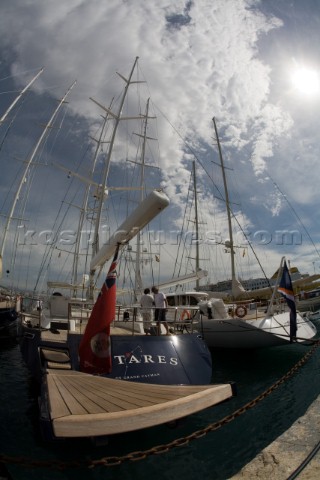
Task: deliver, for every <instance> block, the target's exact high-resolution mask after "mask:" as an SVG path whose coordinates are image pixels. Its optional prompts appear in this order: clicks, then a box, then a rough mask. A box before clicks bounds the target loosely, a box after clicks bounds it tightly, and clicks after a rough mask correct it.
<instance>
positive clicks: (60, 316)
mask: <svg viewBox="0 0 320 480" xmlns="http://www.w3.org/2000/svg"><path fill="white" fill-rule="evenodd" d="M137 62H138V58H136V60H135V62H134V65H133V67H132V69H131V72H130V74H129V76H128V78H126V77H125V76H123V75H120V74H119V76H120V78H121V79H122V80H123V81H124V83H125V87H124V91H123V94H122V97H121V100H120V102H119V107H118V110H117V112H114V111H113V110H112V108H111V107H105V106H103V105H101V103H99V102H97V101H95V103H96V104H97V105H98V106H99V107H100V108H102V109H103V111H104V113H105V114H106V115H107V118H108V119H111V122H112V123H113V129H112V132H111V134H110V139H109V141H108V150H107V155H106V158H105V162H104V167H103V172H102V179H101V182H100V183H96V182H95V181H94V180H93V176H89V178H83V177H81V176H80V175H79V174H77V173H74V172H71V171H69V170H68V175H70V176H72V175H74V176H76V177H78V179H79V180H83V183H84V185H85V188H84V201H83V204H82V207H81V209H80V212H81V213H80V223H79V226H78V232H81V230H82V222H83V220H84V218H85V217H86V215H87V213H88V209H89V207H88V199H89V195H90V192H91V191H92V190H94V195H95V198H96V200H97V202H98V205H97V208H95V210H94V215H93V216H92V217H91V218H92V221H93V228H92V231H93V234H92V237H93V241H92V247H93V248H92V255H91V259H90V262H88V263H87V265H88V267H89V268H88V270H87V271H86V272H85V273H84V274H83V276H82V280H81V281H80V282H79V281H78V275H79V266H80V262H78V260H79V257H80V252H79V242H78V239H77V241H76V244H75V257H74V258H75V259H76V260H75V263H74V265H73V269H72V274H73V279H72V281H71V282H70V283H67V282H61V281H60V282H50V284H49V285H48V286H49V287H50V288H52V289H53V293H52V295H50V296H49V298H48V299H47V301H46V302H45V303H46V304H47V305H41V306H39V305H38V310H37V311H33V312H31V313H30V312H28V313H27V312H25V313H23V336H22V339H21V345H20V346H21V352H22V355H23V358H24V360H25V362H26V364H27V365H28V367H29V368H30V369H31V371H32V373H33V375H34V376H35V377H36V378H37V379H38V381H39V382H40V383H41V385H42V389H41V392H42V393H41V398H40V410H41V418H40V420H41V425H42V428H43V433H44V435H45V437H46V438H48V439H56V438H68V437H90V438H91V437H99V436H105V435H111V434H115V433H122V432H126V431H131V430H138V429H141V428H145V427H150V426H153V425H159V424H163V423H167V422H171V421H173V420H177V419H178V418H182V417H184V416H186V415H189V414H191V413H193V412H196V411H199V410H201V409H203V408H207V407H209V406H212V405H215V404H217V403H219V402H221V401H224V400H226V399H228V398H230V397H232V396H233V395H234V393H235V390H234V386H233V385H232V384H226V385H210V381H211V375H212V361H211V354H210V351H209V350H208V348H207V346H206V344H205V342H204V341H203V339H202V338H201V336H200V335H199V334H192V335H188V336H186V335H172V336H166V335H152V336H147V335H144V334H142V333H141V331H136V330H135V329H134V328H133V327H131V325H133V323H132V324H131V323H130V324H127V325H125V326H126V327H127V328H126V329H124V328H119V325H120V324H121V322H119V321H117V320H119V316H121V315H123V313H124V309H123V307H122V306H117V304H116V283H117V268H118V265H119V264H120V263H121V252H122V250H123V249H124V247H125V246H126V245H127V244H128V242H129V241H130V240H132V239H134V238H135V237H137V236H138V235H139V232H141V231H142V229H143V228H144V227H146V225H148V224H149V223H150V222H151V221H152V220H153V219H154V218H155V217H157V215H159V214H161V212H162V211H163V210H164V209H165V208H167V207H168V205H169V198H168V197H167V195H166V194H165V193H164V192H163V191H162V190H160V189H152V190H151V192H150V193H148V194H147V195H145V196H143V197H142V196H141V198H140V202H139V204H138V205H137V206H136V208H134V209H133V210H132V211H131V213H130V214H129V215H128V216H127V217H126V218H125V220H123V221H122V223H121V224H120V226H119V227H118V228H117V229H116V231H115V232H114V233H113V234H111V235H110V236H109V238H108V239H107V241H105V242H101V239H100V235H99V234H100V228H99V227H100V224H101V217H102V211H103V206H104V204H105V200H106V196H107V195H108V191H109V190H112V187H111V186H110V185H109V183H110V182H109V170H110V165H111V160H112V158H113V154H114V145H115V142H116V133H117V129H118V126H119V124H120V121H124V120H125V119H126V118H125V117H124V116H123V106H124V102H125V99H126V96H127V93H128V90H129V88H130V86H131V85H132V84H135V83H137V82H136V81H135V80H134V72H135V69H136V67H137ZM147 112H148V110H147ZM147 117H148V113H146V115H141V114H139V115H137V116H136V117H135V118H136V119H139V120H140V121H141V120H142V121H143V120H144V121H146V120H147ZM132 119H133V117H132V116H130V120H132ZM105 124H106V118H104V125H105ZM143 137H144V140H146V138H147V135H146V129H144V134H143ZM100 138H101V137H100ZM99 149H100V142H98V147H97V150H96V151H98V150H99ZM93 163H94V164H95V163H96V157H95V159H94V162H93ZM142 164H144V160H142ZM60 168H62V170H66V169H65V167H64V166H61V165H60ZM142 177H143V174H142ZM110 261H111V265H110V268H109V271H108V273H107V276H106V279H105V281H104V282H103V285H102V288H101V290H100V293H99V295H98V296H97V297H96V291H97V287H96V285H97V281H98V278H99V274H100V273H101V271H102V269H103V267H104V266H105V265H106V263H108V262H110ZM63 289H67V290H69V291H70V292H71V295H69V296H68V295H66V294H62V293H61V291H62V290H63ZM77 292H81V295H79V293H77ZM83 292H85V296H83ZM134 314H135V313H134ZM122 323H125V322H122ZM121 326H123V325H121ZM128 326H129V329H130V330H131V331H130V330H129V329H128Z"/></svg>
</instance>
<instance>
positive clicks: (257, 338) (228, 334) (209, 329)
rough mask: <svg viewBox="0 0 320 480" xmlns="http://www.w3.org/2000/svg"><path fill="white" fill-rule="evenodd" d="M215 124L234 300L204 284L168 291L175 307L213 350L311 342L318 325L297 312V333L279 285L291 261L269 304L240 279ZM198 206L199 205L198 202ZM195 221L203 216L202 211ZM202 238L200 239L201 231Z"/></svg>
mask: <svg viewBox="0 0 320 480" xmlns="http://www.w3.org/2000/svg"><path fill="white" fill-rule="evenodd" d="M213 125H214V130H215V135H216V140H217V145H218V151H219V158H220V168H221V171H222V178H223V184H224V192H225V202H226V209H227V220H228V230H229V240H228V241H227V242H226V245H225V246H226V250H227V251H228V252H229V253H230V260H231V277H232V299H231V301H230V303H229V304H228V303H225V302H224V300H223V299H222V298H217V297H214V296H210V297H209V293H208V292H201V287H200V286H199V283H198V284H197V288H196V290H195V291H188V292H175V293H168V294H167V298H168V303H169V305H170V306H171V307H172V308H174V307H177V306H179V307H180V308H182V311H183V318H182V316H181V319H180V320H181V325H182V326H186V330H187V331H188V322H190V320H191V319H192V325H193V328H198V331H199V333H201V335H202V336H203V338H204V340H205V342H206V343H207V345H208V347H209V348H213V347H215V348H235V349H236V348H245V349H250V348H261V347H273V346H278V345H286V344H290V343H292V342H297V343H307V342H309V341H310V340H311V339H312V338H314V337H315V335H316V334H317V329H316V327H315V326H314V325H313V323H312V322H311V321H310V320H308V319H307V318H306V317H302V316H301V315H300V313H299V312H296V311H295V324H296V331H294V334H293V333H292V325H291V324H292V314H291V311H290V309H289V308H288V306H287V303H286V302H285V301H284V300H283V299H282V298H281V296H280V294H279V293H278V289H279V284H280V282H281V279H282V277H283V275H284V270H285V265H286V261H285V258H282V260H281V264H280V268H279V270H278V279H277V282H276V284H275V286H274V287H273V288H271V287H270V299H269V302H268V303H265V304H263V305H261V304H260V303H259V302H255V301H254V300H252V294H251V295H250V292H249V291H245V289H244V288H243V286H242V285H241V283H240V282H239V281H238V280H237V278H236V271H235V258H234V255H235V245H234V242H233V230H232V212H231V207H230V201H229V194H228V188H227V180H226V172H225V167H224V163H223V156H222V151H221V145H220V141H219V136H218V131H217V126H216V122H215V119H214V118H213ZM193 175H194V179H195V170H193ZM194 182H195V180H194ZM194 192H195V195H196V192H197V188H196V184H195V185H194ZM196 206H197V202H195V207H196ZM195 217H196V218H197V212H196V214H195ZM196 223H197V222H196ZM196 238H199V234H198V232H197V233H196ZM196 246H197V249H198V250H197V253H196V259H198V258H199V243H198V242H196ZM198 268H199V262H197V263H196V269H198ZM288 275H289V272H288ZM177 283H178V282H177ZM290 285H291V281H290ZM291 290H292V285H291ZM250 299H251V300H250ZM186 320H187V321H186Z"/></svg>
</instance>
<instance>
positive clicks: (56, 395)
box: [46, 375, 70, 418]
mask: <svg viewBox="0 0 320 480" xmlns="http://www.w3.org/2000/svg"><path fill="white" fill-rule="evenodd" d="M46 383H47V389H48V400H49V411H50V416H51V418H58V417H65V416H66V415H70V410H69V408H68V407H67V404H66V402H65V400H64V399H63V397H62V396H61V394H60V391H59V389H58V388H57V386H56V382H55V377H54V376H53V375H47V376H46Z"/></svg>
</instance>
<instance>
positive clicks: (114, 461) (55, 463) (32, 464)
mask: <svg viewBox="0 0 320 480" xmlns="http://www.w3.org/2000/svg"><path fill="white" fill-rule="evenodd" d="M319 346H320V340H318V341H316V342H315V343H314V345H313V347H312V348H310V350H309V351H308V352H307V353H306V354H305V355H304V356H303V357H302V358H301V359H300V360H299V361H298V362H297V363H296V364H295V365H294V366H293V367H292V368H291V369H290V370H289V371H288V372H287V373H286V374H285V375H283V376H282V377H281V378H280V379H279V380H277V381H276V382H275V383H274V384H273V385H271V386H270V387H269V388H267V390H265V391H264V392H262V393H261V394H260V395H259V396H257V397H256V398H255V399H253V400H251V401H250V402H248V403H246V404H245V405H244V406H243V407H240V408H239V409H237V410H236V411H234V412H233V413H231V414H230V415H227V416H226V417H224V418H223V419H222V420H219V421H217V422H215V423H211V424H209V425H208V426H207V427H205V428H203V429H201V430H198V431H195V432H193V433H192V434H190V435H188V436H186V437H182V438H178V439H176V440H173V441H172V442H170V443H168V444H165V445H158V446H155V447H152V448H150V449H147V450H144V451H136V452H131V453H128V454H126V455H123V456H109V457H102V458H100V459H98V460H82V461H76V460H75V461H69V462H60V461H59V460H33V459H30V458H27V457H14V456H8V455H4V454H0V463H1V462H2V463H10V464H19V465H21V466H24V467H26V468H50V469H53V470H63V469H66V468H71V467H73V468H81V467H82V468H83V467H87V468H94V467H96V466H104V467H112V466H116V465H121V464H122V463H124V462H125V461H128V460H129V461H132V462H136V461H138V460H143V459H145V458H147V457H148V456H151V455H161V454H163V453H167V452H169V451H170V450H171V449H174V448H177V447H183V446H185V445H188V444H189V443H190V442H192V441H194V440H197V439H199V438H202V437H204V436H205V435H207V434H208V433H209V432H213V431H215V430H218V429H219V428H221V427H222V426H223V425H226V424H227V423H230V422H232V421H233V420H235V419H236V418H237V417H239V416H240V415H242V414H244V413H246V412H247V411H248V410H250V409H251V408H253V407H254V406H255V405H257V404H258V403H259V402H260V401H261V400H263V399H264V398H266V397H267V396H268V395H270V394H271V393H272V392H273V391H274V390H276V389H277V388H278V387H279V386H281V385H282V384H283V383H285V381H287V380H288V379H289V378H291V377H292V376H293V375H294V374H295V373H296V372H297V371H298V369H299V368H300V367H302V366H303V365H304V364H305V363H306V362H307V361H308V360H309V358H310V357H311V356H312V355H313V353H314V352H315V351H316V349H317V348H318V347H319ZM319 448H320V445H319V446H317V447H316V448H315V449H314V450H315V452H314V453H313V452H312V453H313V455H315V453H316V452H317V451H318V449H319ZM310 455H311V454H310ZM311 458H312V457H311ZM308 461H309V457H307V459H306V460H305V462H308ZM304 466H305V465H304ZM304 466H302V467H301V468H304ZM292 478H296V477H292ZM288 480H289V479H288ZM290 480H291V477H290Z"/></svg>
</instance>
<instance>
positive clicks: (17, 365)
mask: <svg viewBox="0 0 320 480" xmlns="http://www.w3.org/2000/svg"><path fill="white" fill-rule="evenodd" d="M311 348H312V347H310V346H302V345H295V344H293V345H289V346H285V347H276V348H268V349H260V350H256V351H214V350H213V351H212V359H213V376H212V383H225V382H228V381H234V382H235V383H236V385H237V396H236V397H234V398H232V399H231V400H228V401H227V402H225V403H223V404H221V405H218V406H215V407H213V408H211V409H207V410H205V411H203V412H200V413H198V414H195V415H193V416H191V417H189V418H187V419H185V420H184V421H182V422H181V423H180V424H179V425H177V426H176V427H175V428H169V427H168V426H159V427H156V428H150V429H147V430H141V431H139V432H131V433H128V434H125V435H118V436H114V437H111V438H110V439H109V442H108V444H104V445H93V444H92V443H91V442H89V441H88V440H76V441H62V442H58V443H53V444H52V443H45V442H44V441H43V440H42V437H41V433H40V429H39V422H38V413H39V412H38V404H37V393H38V389H37V386H36V385H35V384H34V382H33V380H32V378H31V377H30V374H29V372H28V370H27V368H26V366H25V365H24V363H23V360H22V358H21V354H20V350H19V345H18V344H17V343H12V344H10V345H1V346H0V380H1V390H0V392H1V394H0V395H1V398H0V412H1V413H0V426H1V436H0V447H1V454H2V455H5V456H6V457H7V461H6V465H5V468H6V470H7V472H8V474H9V476H8V478H12V479H13V480H33V479H37V480H42V479H46V480H51V479H52V480H53V479H54V480H64V479H77V480H82V479H86V480H91V479H92V480H95V479H96V480H100V479H106V478H108V479H119V478H121V480H126V479H132V478H149V479H152V480H158V479H159V480H160V479H161V480H171V479H172V480H173V479H183V480H193V479H194V478H210V479H216V480H222V479H228V478H230V477H232V476H233V475H234V474H236V473H237V472H238V471H239V470H240V469H241V468H242V467H243V466H244V465H245V464H247V463H248V462H249V461H250V460H252V459H253V458H254V457H255V456H256V455H257V454H258V453H259V452H260V451H261V450H262V449H263V448H265V447H266V446H267V445H268V444H270V443H271V442H272V441H274V440H275V439H276V438H277V437H278V436H279V435H281V434H282V433H283V432H284V431H285V430H287V429H288V428H289V427H290V426H291V425H292V423H293V422H294V421H295V420H297V418H299V417H300V416H301V415H303V414H304V413H305V412H306V410H307V408H308V407H309V406H310V405H311V403H312V402H313V401H314V400H315V399H316V398H317V396H318V395H319V394H320V348H319V347H318V348H316V349H315V350H314V352H313V354H312V355H311V356H310V357H309V358H308V360H307V361H306V362H305V363H304V364H303V365H301V366H299V368H297V370H296V371H295V373H294V374H293V375H291V376H290V377H289V378H288V379H286V380H285V381H284V382H283V383H282V384H280V385H279V386H278V387H277V388H276V389H274V390H273V391H272V392H271V393H270V394H269V395H267V396H266V397H265V398H263V399H262V400H261V401H259V402H257V404H256V405H255V406H254V407H253V408H249V409H244V412H243V413H241V415H238V416H236V417H235V418H234V419H232V420H231V421H230V422H228V423H227V424H223V425H222V426H221V427H220V428H218V429H216V430H213V429H209V431H208V432H207V433H206V432H205V431H204V429H205V428H206V427H207V426H210V425H213V424H215V423H216V422H218V421H219V420H221V419H223V418H225V417H226V416H229V415H231V414H232V413H233V412H235V411H236V410H238V409H239V408H240V407H242V406H244V405H246V404H247V403H248V402H250V401H251V400H253V399H255V398H257V397H259V395H260V394H261V393H262V392H264V391H265V390H267V389H268V388H269V387H270V386H272V385H273V384H274V383H275V382H276V381H277V380H279V379H280V378H281V377H283V376H284V375H285V374H286V373H287V372H288V371H290V369H292V367H293V366H295V365H296V364H298V363H299V361H300V360H301V359H302V358H304V356H305V354H306V353H307V352H308V351H309V350H310V349H311ZM194 432H203V433H205V434H204V435H203V436H201V437H200V435H199V437H200V438H196V437H197V436H198V435H192V434H194ZM188 436H190V439H189V441H187V442H186V443H185V444H184V445H181V446H177V447H173V446H171V447H170V448H169V449H168V451H166V452H164V453H157V454H156V453H155V450H152V449H153V448H154V447H157V446H164V445H167V444H172V442H173V441H174V440H175V439H183V438H186V437H188ZM181 443H182V442H181ZM150 449H151V452H152V453H150ZM147 450H148V451H149V454H147V455H146V457H145V458H144V459H139V460H136V461H133V460H125V461H121V462H120V464H119V465H114V466H103V465H96V466H94V467H93V466H92V465H93V462H94V461H95V460H100V459H102V458H104V457H112V456H116V457H122V456H125V455H127V454H128V453H130V452H137V451H138V452H143V451H147ZM163 450H165V448H163ZM138 456H139V457H141V456H142V454H140V455H138ZM2 458H3V457H2ZM33 461H34V462H35V464H34V465H33V464H32V462H33ZM37 462H39V464H40V467H39V466H38V465H36V463H37ZM0 477H1V475H0Z"/></svg>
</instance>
